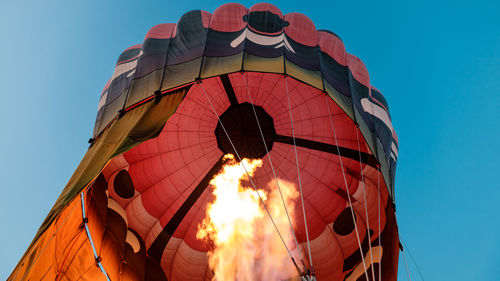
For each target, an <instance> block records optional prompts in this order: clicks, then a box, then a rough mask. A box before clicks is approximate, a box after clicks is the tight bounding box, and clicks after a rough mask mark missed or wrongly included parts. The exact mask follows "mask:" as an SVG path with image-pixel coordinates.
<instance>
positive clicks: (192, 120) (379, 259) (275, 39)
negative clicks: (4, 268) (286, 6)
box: [8, 3, 399, 281]
mask: <svg viewBox="0 0 500 281" xmlns="http://www.w3.org/2000/svg"><path fill="white" fill-rule="evenodd" d="M89 143H90V147H89V149H88V151H87V153H86V155H85V156H84V158H83V160H82V161H81V163H80V165H79V166H78V168H77V169H76V171H75V173H74V174H73V176H72V177H71V179H70V180H69V182H68V184H67V186H66V187H65V188H64V190H63V191H62V193H61V195H60V197H59V198H58V200H57V201H56V203H55V205H54V207H53V208H52V210H51V211H50V213H49V214H48V216H47V218H46V219H45V221H44V222H43V224H42V226H41V227H40V229H39V231H38V233H37V234H36V236H35V238H34V240H33V242H32V243H31V245H30V246H29V248H28V250H27V251H26V253H25V254H24V256H23V257H22V259H21V260H20V261H19V263H18V265H17V266H16V268H15V269H14V271H13V272H12V274H11V275H10V277H9V279H8V280H42V279H43V280H80V279H81V280H171V281H176V280H187V281H190V280H193V281H194V280H212V279H214V276H215V273H216V272H215V270H214V268H212V267H211V266H210V264H209V254H208V253H210V251H211V250H212V249H213V247H214V245H213V243H210V241H207V239H199V237H197V232H198V231H199V226H200V225H201V224H203V220H204V218H205V217H206V213H207V206H208V204H209V203H210V202H212V201H213V200H214V195H213V193H212V190H213V186H212V184H211V180H212V179H213V178H214V177H215V176H216V175H217V174H218V173H220V171H221V169H222V168H223V167H224V165H225V164H226V162H225V161H226V160H225V155H229V154H231V155H233V159H235V161H236V162H240V161H242V159H244V158H247V159H260V161H261V164H259V165H260V166H259V168H257V169H256V170H255V171H254V172H253V173H252V174H251V175H249V177H248V178H247V179H246V181H251V185H253V186H257V187H259V188H262V189H264V190H266V192H273V189H277V188H279V182H280V181H282V182H284V181H286V182H288V183H290V184H291V185H293V186H295V187H296V190H297V192H298V193H297V194H298V195H297V196H296V197H294V198H293V200H292V201H293V202H292V203H291V204H290V205H288V207H289V208H288V209H289V210H288V209H287V214H288V213H290V214H294V215H291V216H290V217H288V218H285V219H286V220H287V221H289V223H290V224H289V225H290V229H289V231H290V233H291V234H293V237H294V240H295V241H291V242H290V241H283V242H284V243H283V244H280V243H279V242H278V244H277V245H278V246H277V247H283V248H286V250H287V251H283V252H284V253H285V254H287V253H288V254H289V256H287V262H289V263H290V265H291V266H292V267H293V268H295V269H297V271H296V272H294V273H293V274H292V275H289V276H288V277H287V278H288V279H289V280H298V278H302V280H313V279H316V280H396V278H397V263H398V244H399V239H398V231H397V224H396V219H395V209H394V202H395V201H394V200H395V198H394V177H395V168H396V160H397V156H398V140H397V136H396V133H395V130H394V128H393V126H392V123H391V117H390V114H389V107H388V104H387V102H386V100H385V99H384V97H383V96H382V94H381V93H380V92H379V91H378V90H377V89H375V88H374V87H373V86H372V85H371V82H370V78H369V75H368V72H367V70H366V67H365V66H364V64H363V63H362V62H361V60H360V59H358V58H357V57H355V56H354V55H351V54H349V53H347V52H346V51H345V47H344V44H343V43H342V41H341V39H340V38H339V37H338V36H337V35H336V34H334V33H333V32H330V31H326V30H317V29H316V27H315V26H314V24H313V22H312V21H311V20H310V19H309V18H307V17H306V16H305V15H303V14H300V13H289V14H286V15H283V14H282V12H281V11H280V10H279V9H278V8H277V7H275V6H273V5H271V4H267V3H259V4H255V5H253V6H252V7H250V8H246V7H244V6H242V5H240V4H235V3H231V4H225V5H222V6H220V7H219V8H217V9H216V10H215V11H214V12H213V13H212V14H211V13H209V12H206V11H201V10H194V11H190V12H188V13H186V14H184V15H183V16H182V17H181V18H180V19H179V21H178V22H177V24H172V23H166V24H159V25H157V26H154V27H153V28H151V29H150V30H149V31H148V32H147V34H146V36H145V39H144V42H143V43H142V44H140V45H135V46H132V47H130V48H128V49H126V50H125V51H124V52H123V53H122V54H121V55H120V56H119V58H118V62H117V63H116V67H115V71H114V73H113V75H112V76H111V78H110V79H109V82H108V83H107V84H106V86H105V87H104V90H103V91H102V94H101V98H100V101H99V105H98V113H97V118H96V122H95V128H94V133H93V137H92V138H91V139H90V140H89ZM270 182H274V184H269V183H270ZM247 184H248V183H247ZM280 192H281V189H280ZM262 202H263V205H265V204H269V201H267V203H266V202H264V201H263V200H262ZM290 202H291V201H290ZM287 204H288V203H287V202H283V206H284V207H285V208H286V207H287ZM238 208H239V207H238V206H235V207H234V210H236V209H238ZM267 214H269V215H270V216H271V218H270V219H269V221H268V223H269V224H271V223H272V222H274V221H275V220H277V219H278V218H276V216H275V217H274V218H273V216H272V214H271V213H269V212H268V213H267ZM273 229H275V230H276V232H277V234H282V233H279V232H280V231H279V228H273ZM257 232H258V231H256V233H255V235H257V234H258V233H257ZM290 237H291V236H290ZM289 242H290V243H289ZM234 251H235V252H236V253H237V252H238V249H234ZM225 262H227V263H231V262H232V261H230V260H228V261H225ZM253 270H258V269H256V268H253ZM287 274H288V273H287ZM268 276H269V275H268ZM259 278H262V279H261V280H272V278H270V279H266V278H264V277H259ZM280 278H282V277H280ZM281 280H285V279H281Z"/></svg>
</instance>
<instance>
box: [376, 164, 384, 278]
mask: <svg viewBox="0 0 500 281" xmlns="http://www.w3.org/2000/svg"><path fill="white" fill-rule="evenodd" d="M377 195H378V200H377V202H378V204H377V206H378V246H379V256H380V266H379V270H378V280H379V281H381V280H382V255H383V253H382V238H381V237H380V236H381V235H382V234H381V230H380V165H377Z"/></svg>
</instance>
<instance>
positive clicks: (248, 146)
mask: <svg viewBox="0 0 500 281" xmlns="http://www.w3.org/2000/svg"><path fill="white" fill-rule="evenodd" d="M214 133H215V136H216V138H217V146H218V147H219V149H220V150H221V151H222V152H223V153H224V154H228V153H231V154H233V155H235V156H236V157H239V158H250V159H256V158H262V157H263V156H265V155H266V154H267V153H268V152H269V151H271V149H272V148H273V143H274V138H275V136H276V130H275V128H274V122H273V118H272V117H271V116H270V115H269V114H268V113H267V112H266V111H265V110H264V109H263V108H262V107H260V106H257V105H253V104H250V103H247V102H245V103H241V104H233V105H231V106H230V107H229V108H228V109H227V110H226V111H225V112H224V113H223V114H222V115H221V116H219V123H218V124H217V127H216V128H215V132H214Z"/></svg>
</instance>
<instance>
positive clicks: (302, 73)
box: [285, 59, 324, 91]
mask: <svg viewBox="0 0 500 281" xmlns="http://www.w3.org/2000/svg"><path fill="white" fill-rule="evenodd" d="M285 69H286V74H288V75H289V76H292V77H294V78H295V79H297V80H299V81H302V82H304V83H306V84H309V85H311V86H313V87H315V88H317V89H320V90H322V91H323V90H324V89H323V82H322V81H321V80H322V79H321V72H320V71H311V70H307V69H304V68H302V67H300V66H297V65H296V64H294V63H293V62H291V61H289V60H287V59H286V60H285Z"/></svg>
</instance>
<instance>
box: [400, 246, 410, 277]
mask: <svg viewBox="0 0 500 281" xmlns="http://www.w3.org/2000/svg"><path fill="white" fill-rule="evenodd" d="M401 253H402V254H403V261H404V264H405V269H406V274H407V275H408V280H409V281H411V276H410V269H409V268H408V262H407V261H406V254H405V251H404V250H401Z"/></svg>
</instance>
